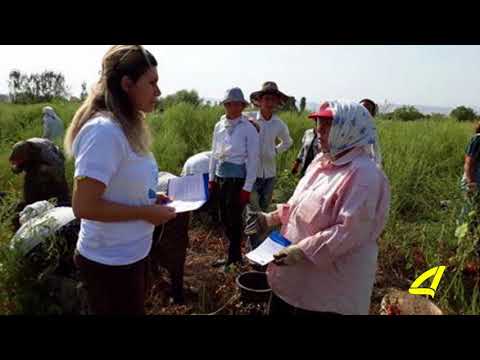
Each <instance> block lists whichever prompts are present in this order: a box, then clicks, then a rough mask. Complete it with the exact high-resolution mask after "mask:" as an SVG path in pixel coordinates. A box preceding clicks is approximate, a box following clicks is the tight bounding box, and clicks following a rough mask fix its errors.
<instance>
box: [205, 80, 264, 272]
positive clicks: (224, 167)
mask: <svg viewBox="0 0 480 360" xmlns="http://www.w3.org/2000/svg"><path fill="white" fill-rule="evenodd" d="M222 103H223V105H224V107H225V112H226V114H225V115H224V116H222V118H221V119H220V121H219V122H218V123H217V124H216V125H215V129H214V132H213V140H212V159H211V161H210V169H209V184H208V188H209V192H210V194H212V193H215V192H217V196H218V199H219V201H220V219H221V222H222V224H223V225H224V229H225V235H226V237H227V239H228V241H229V248H228V257H227V259H226V260H225V259H222V260H219V261H217V262H215V263H214V266H222V265H226V266H228V265H230V264H234V263H237V264H238V263H241V262H242V254H241V240H242V232H243V211H244V209H245V206H246V205H247V204H248V203H249V202H250V193H251V191H252V188H253V185H254V183H255V180H256V177H257V162H258V148H259V144H258V133H257V130H256V129H255V127H254V126H253V125H252V124H251V123H250V122H249V121H248V119H247V118H246V117H245V116H243V115H242V111H243V110H244V109H245V107H246V106H247V104H248V103H247V102H246V101H245V99H244V97H243V93H242V90H240V89H239V88H233V89H230V90H228V91H227V93H226V96H225V98H224V100H223V102H222Z"/></svg>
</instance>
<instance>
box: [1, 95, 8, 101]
mask: <svg viewBox="0 0 480 360" xmlns="http://www.w3.org/2000/svg"><path fill="white" fill-rule="evenodd" d="M9 101H10V97H9V96H8V95H4V94H0V102H9Z"/></svg>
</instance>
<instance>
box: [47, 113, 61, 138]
mask: <svg viewBox="0 0 480 360" xmlns="http://www.w3.org/2000/svg"><path fill="white" fill-rule="evenodd" d="M42 121H43V138H45V139H48V140H51V141H54V140H55V139H57V138H60V137H62V136H63V132H64V127H63V122H62V120H61V119H60V118H59V117H58V116H56V115H54V114H51V113H47V114H45V115H44V116H43V120H42Z"/></svg>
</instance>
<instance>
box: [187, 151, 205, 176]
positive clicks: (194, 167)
mask: <svg viewBox="0 0 480 360" xmlns="http://www.w3.org/2000/svg"><path fill="white" fill-rule="evenodd" d="M211 156H212V152H211V151H204V152H201V153H199V154H196V155H193V156H191V157H189V158H188V159H187V161H185V164H184V165H183V170H182V174H181V175H182V176H187V175H198V174H208V169H209V165H210V157H211Z"/></svg>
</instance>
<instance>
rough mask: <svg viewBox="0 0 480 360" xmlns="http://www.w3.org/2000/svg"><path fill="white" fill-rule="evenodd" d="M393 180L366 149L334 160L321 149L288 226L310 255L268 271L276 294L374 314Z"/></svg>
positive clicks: (310, 306) (317, 307)
mask: <svg viewBox="0 0 480 360" xmlns="http://www.w3.org/2000/svg"><path fill="white" fill-rule="evenodd" d="M389 203H390V191H389V185H388V180H387V178H386V176H385V174H384V173H383V171H382V170H381V169H379V168H378V167H377V166H376V164H375V162H374V161H373V160H372V159H371V158H370V157H369V156H368V155H367V154H366V152H365V151H364V150H363V149H362V148H356V149H354V150H352V151H350V152H349V153H347V154H346V155H344V156H343V157H341V158H340V159H337V160H336V161H334V162H331V161H329V160H328V159H327V158H326V157H324V156H322V155H319V156H317V157H316V158H315V160H314V161H313V162H312V164H311V165H310V167H309V168H308V170H307V173H306V174H305V176H304V177H303V178H302V180H301V181H300V182H299V184H298V186H297V188H296V190H295V192H294V194H293V196H292V198H291V199H290V200H289V201H288V204H287V205H283V207H284V208H286V209H287V211H286V216H285V217H284V219H283V220H282V223H283V226H282V229H281V233H282V235H283V236H285V237H286V238H287V239H289V240H290V241H291V242H292V243H293V244H297V245H298V246H300V247H301V249H302V250H303V252H304V253H305V255H306V256H307V258H308V260H306V261H305V262H303V263H301V264H298V265H293V266H282V267H280V266H277V265H274V264H273V263H272V264H270V265H269V267H268V270H267V275H268V280H269V283H270V285H271V287H272V289H273V291H274V293H275V294H276V295H277V296H279V297H280V298H282V299H283V300H284V301H286V302H287V303H289V304H290V305H293V306H295V307H298V308H301V309H305V310H312V311H328V312H337V313H341V314H368V312H369V307H370V297H371V293H372V288H373V283H374V280H375V272H376V269H377V255H378V245H377V240H378V238H379V236H380V234H381V232H382V230H383V228H384V226H385V223H386V220H387V215H388V209H389Z"/></svg>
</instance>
